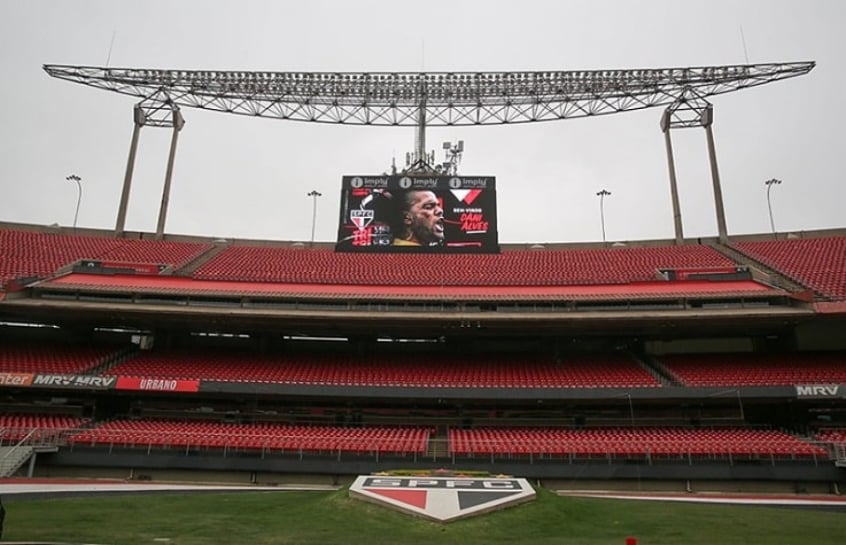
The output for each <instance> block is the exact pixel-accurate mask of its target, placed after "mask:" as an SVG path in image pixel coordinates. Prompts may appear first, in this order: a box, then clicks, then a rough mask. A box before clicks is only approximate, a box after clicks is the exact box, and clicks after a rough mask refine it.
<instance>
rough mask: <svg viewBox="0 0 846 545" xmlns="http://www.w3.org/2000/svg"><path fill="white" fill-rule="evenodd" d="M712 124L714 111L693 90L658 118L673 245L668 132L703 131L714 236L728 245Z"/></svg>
mask: <svg viewBox="0 0 846 545" xmlns="http://www.w3.org/2000/svg"><path fill="white" fill-rule="evenodd" d="M713 121H714V107H713V105H712V104H711V103H710V102H708V101H707V100H705V99H704V98H703V97H702V96H701V95H700V94H699V93H697V92H696V90H695V89H693V88H691V87H686V88H685V89H684V90H683V91H682V93H681V94H680V95H679V96H678V98H676V101H675V102H673V103H672V104H671V105H670V106H668V107H667V109H666V110H664V115H663V117H662V118H661V130H662V131H664V134H665V141H666V144H667V163H668V165H669V170H670V191H671V192H672V197H673V218H674V222H675V226H676V242H677V243H679V240H680V239H681V212H680V210H679V209H678V195H677V192H678V188H677V184H676V173H675V170H676V169H675V162H674V159H673V151H672V143H671V142H670V129H678V128H687V127H704V128H705V137H706V139H707V144H708V159H709V162H710V165H711V180H712V182H713V186H714V209H715V211H716V214H717V233H718V236H719V241H720V243H721V244H727V243H728V229H727V228H726V213H725V208H724V206H723V192H722V189H721V187H720V173H719V170H718V169H717V152H716V149H715V147H714V133H713V132H712V130H711V125H712V124H713Z"/></svg>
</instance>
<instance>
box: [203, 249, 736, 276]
mask: <svg viewBox="0 0 846 545" xmlns="http://www.w3.org/2000/svg"><path fill="white" fill-rule="evenodd" d="M734 265H735V263H734V262H732V261H731V260H729V259H728V258H726V257H724V256H722V255H721V254H719V253H718V252H716V251H715V250H713V249H712V248H709V247H707V246H699V245H690V246H662V247H644V248H607V249H568V250H542V251H534V250H515V251H503V252H502V253H500V254H439V255H437V256H432V255H425V254H370V253H368V254H355V253H335V252H334V251H332V250H326V249H295V248H272V247H251V246H233V247H230V248H227V249H226V250H225V251H223V252H221V253H220V254H218V255H217V256H215V257H214V258H212V259H211V260H209V261H208V262H206V263H205V264H203V265H202V266H201V267H199V268H198V269H197V270H196V271H195V272H194V278H195V279H200V280H231V281H245V282H286V283H305V284H345V285H350V284H353V285H416V286H548V285H577V284H622V283H629V282H638V281H650V280H655V279H656V271H657V270H658V269H662V268H691V267H706V268H707V267H731V266H734Z"/></svg>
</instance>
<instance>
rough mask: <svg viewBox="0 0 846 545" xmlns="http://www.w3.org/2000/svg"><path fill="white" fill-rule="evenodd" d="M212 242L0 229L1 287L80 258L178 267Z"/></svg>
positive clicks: (40, 275)
mask: <svg viewBox="0 0 846 545" xmlns="http://www.w3.org/2000/svg"><path fill="white" fill-rule="evenodd" d="M211 247H212V245H211V244H204V243H188V242H167V241H156V240H140V239H124V238H111V237H98V236H83V235H66V234H57V233H39V232H34V231H15V230H5V229H0V286H2V285H3V284H4V283H5V282H6V281H7V280H11V279H13V278H25V277H33V276H35V277H47V276H51V275H53V274H55V273H56V272H57V271H58V270H59V269H60V268H62V267H64V266H66V265H69V264H71V263H74V262H76V261H78V260H80V259H91V260H101V261H117V262H132V263H155V264H166V265H172V266H174V267H175V268H179V267H181V266H183V265H185V264H187V263H188V262H189V261H191V260H192V259H194V258H195V257H197V256H199V255H200V254H201V253H202V252H204V251H206V250H208V249H209V248H211Z"/></svg>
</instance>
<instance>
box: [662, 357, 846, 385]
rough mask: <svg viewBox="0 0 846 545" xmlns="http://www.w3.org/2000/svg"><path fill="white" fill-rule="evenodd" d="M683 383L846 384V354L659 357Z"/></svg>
mask: <svg viewBox="0 0 846 545" xmlns="http://www.w3.org/2000/svg"><path fill="white" fill-rule="evenodd" d="M658 360H659V361H660V363H661V364H663V366H664V368H665V369H666V370H667V371H668V372H669V373H670V374H671V375H672V376H673V377H674V378H675V379H676V380H677V381H678V382H679V383H681V384H682V385H683V386H704V387H716V386H726V387H737V386H793V385H802V384H821V383H822V384H832V383H833V384H844V383H846V353H844V352H802V353H787V354H785V353H780V354H753V353H729V354H684V355H667V356H661V357H659V358H658Z"/></svg>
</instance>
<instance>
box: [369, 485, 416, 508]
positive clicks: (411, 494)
mask: <svg viewBox="0 0 846 545" xmlns="http://www.w3.org/2000/svg"><path fill="white" fill-rule="evenodd" d="M366 490H367V491H368V492H371V493H373V494H378V495H379V496H384V497H386V498H389V499H392V500H395V501H398V502H402V503H405V504H407V505H411V506H413V507H417V508H419V509H426V490H396V489H392V488H367V489H366Z"/></svg>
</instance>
